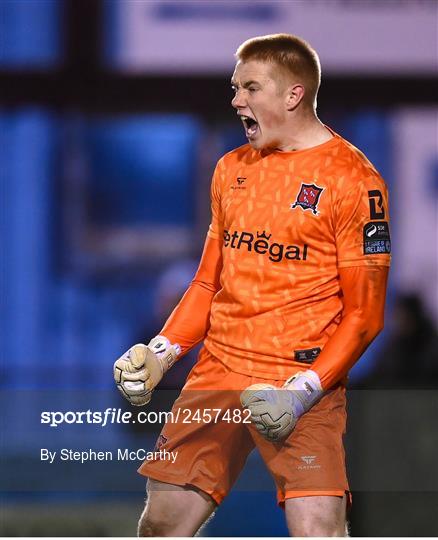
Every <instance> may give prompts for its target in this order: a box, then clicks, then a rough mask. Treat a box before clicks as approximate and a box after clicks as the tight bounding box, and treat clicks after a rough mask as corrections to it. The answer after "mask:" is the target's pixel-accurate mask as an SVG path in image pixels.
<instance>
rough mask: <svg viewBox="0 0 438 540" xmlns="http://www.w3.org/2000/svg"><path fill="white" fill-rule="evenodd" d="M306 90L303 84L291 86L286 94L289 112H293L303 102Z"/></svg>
mask: <svg viewBox="0 0 438 540" xmlns="http://www.w3.org/2000/svg"><path fill="white" fill-rule="evenodd" d="M305 92H306V91H305V89H304V86H303V85H302V84H299V83H298V84H294V85H292V86H289V87H288V89H287V93H286V108H287V110H288V111H293V110H294V109H296V108H297V106H298V105H299V104H300V102H301V101H302V99H303V97H304V94H305Z"/></svg>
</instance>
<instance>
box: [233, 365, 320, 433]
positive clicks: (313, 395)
mask: <svg viewBox="0 0 438 540" xmlns="http://www.w3.org/2000/svg"><path fill="white" fill-rule="evenodd" d="M322 394H323V391H322V387H321V383H320V381H319V377H318V375H317V374H316V373H315V372H314V371H311V370H307V371H305V372H302V371H301V372H299V373H297V374H295V375H294V376H292V377H291V378H290V379H288V380H287V381H286V382H285V384H284V386H283V388H276V387H275V386H273V385H272V384H263V383H261V384H253V385H252V386H249V387H248V388H246V389H245V390H244V391H243V392H242V394H241V395H240V402H241V404H242V407H244V408H245V409H249V410H250V411H251V421H252V422H253V423H254V424H255V427H256V429H257V431H258V432H259V433H260V434H261V435H262V436H263V437H264V438H265V439H267V440H268V441H270V442H279V441H281V440H283V439H285V438H286V437H288V436H289V435H290V434H291V433H292V431H293V429H294V427H295V425H296V423H297V421H298V418H299V417H300V416H301V415H302V414H304V413H305V412H306V411H308V410H309V409H310V408H311V407H312V406H313V405H314V404H315V403H316V402H317V401H318V400H319V399H320V398H321V396H322Z"/></svg>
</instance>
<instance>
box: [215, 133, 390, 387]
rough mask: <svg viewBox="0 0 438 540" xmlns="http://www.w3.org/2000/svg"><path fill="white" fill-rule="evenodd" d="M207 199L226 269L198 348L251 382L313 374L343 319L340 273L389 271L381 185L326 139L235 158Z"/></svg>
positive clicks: (224, 162)
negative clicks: (297, 371)
mask: <svg viewBox="0 0 438 540" xmlns="http://www.w3.org/2000/svg"><path fill="white" fill-rule="evenodd" d="M211 196H212V222H211V225H210V229H209V232H208V234H209V236H210V237H211V238H214V239H222V260H223V266H222V271H221V275H220V287H221V288H220V290H219V291H218V292H217V293H216V295H215V296H214V299H213V302H212V306H211V315H210V328H209V331H208V334H207V337H206V339H205V346H206V347H207V348H208V349H209V350H210V352H211V353H212V354H213V355H215V356H216V357H218V358H220V359H221V360H222V361H223V362H224V363H225V364H226V365H228V366H229V368H230V369H231V370H233V371H236V372H240V373H245V374H248V375H259V376H261V377H268V378H279V379H280V378H284V377H288V376H289V375H290V374H291V367H294V368H296V367H300V368H303V367H304V368H305V367H306V366H305V364H307V365H308V367H310V364H311V363H312V361H313V360H314V359H315V358H316V357H317V356H318V354H319V352H320V350H321V349H322V348H323V346H324V344H325V343H326V342H327V340H328V339H329V338H330V336H331V335H332V334H333V333H334V332H335V330H336V328H337V326H338V325H339V323H340V320H341V312H342V306H343V304H342V301H341V291H340V284H339V274H338V268H342V267H354V266H368V265H371V266H372V265H374V266H389V264H390V237H389V224H388V219H389V216H388V200H387V191H386V186H385V184H384V181H383V180H382V178H381V177H380V175H379V174H378V172H377V171H376V169H375V168H374V167H373V166H372V164H371V163H370V162H369V161H368V160H367V159H366V157H365V156H364V155H363V154H362V153H361V152H360V151H359V150H357V149H356V148H355V147H354V146H352V145H351V144H350V143H348V142H347V141H345V140H344V139H342V138H341V137H340V136H339V135H337V134H334V133H333V138H332V139H331V140H329V141H328V142H326V143H324V144H321V145H319V146H316V147H313V148H309V149H306V150H301V151H295V152H280V151H270V152H267V151H257V150H253V149H252V148H251V147H250V146H249V145H244V146H242V147H240V148H237V149H236V150H233V151H232V152H230V153H228V154H226V155H225V156H224V157H223V158H222V159H221V160H220V161H219V162H218V165H217V167H216V170H215V173H214V176H213V182H212V189H211ZM303 364H304V365H303Z"/></svg>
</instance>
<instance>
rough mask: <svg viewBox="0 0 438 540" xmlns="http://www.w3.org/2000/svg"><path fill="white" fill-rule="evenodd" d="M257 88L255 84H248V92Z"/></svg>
mask: <svg viewBox="0 0 438 540" xmlns="http://www.w3.org/2000/svg"><path fill="white" fill-rule="evenodd" d="M256 90H257V88H256V87H255V86H248V92H255V91H256Z"/></svg>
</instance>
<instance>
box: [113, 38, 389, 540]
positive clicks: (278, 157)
mask: <svg viewBox="0 0 438 540" xmlns="http://www.w3.org/2000/svg"><path fill="white" fill-rule="evenodd" d="M236 59H237V63H236V67H235V70H234V73H233V76H232V81H231V85H232V88H233V91H234V98H233V100H232V105H233V107H234V108H235V110H236V112H237V115H238V117H239V119H240V121H241V122H242V127H243V129H244V130H245V134H246V137H247V139H248V143H249V144H246V145H244V146H242V147H240V148H237V149H236V150H234V151H232V152H230V153H228V154H226V155H225V156H224V157H223V158H221V159H220V160H219V162H218V164H217V166H216V169H215V172H214V175H213V179H212V186H211V208H212V219H211V224H210V228H209V231H208V233H207V238H206V241H205V246H204V251H203V254H202V258H201V261H200V265H199V268H198V271H197V273H196V275H195V277H194V279H193V281H192V283H191V285H190V287H189V289H188V290H187V292H186V293H185V295H184V296H183V298H182V300H181V301H180V303H179V304H178V306H177V307H176V308H175V310H174V311H173V313H172V314H171V315H170V317H169V319H168V320H167V322H166V324H165V325H164V327H163V329H162V330H161V332H160V335H159V336H157V337H155V338H154V339H152V341H151V342H150V343H149V344H148V345H143V344H139V345H135V346H134V347H132V348H131V349H129V350H128V351H127V352H126V353H125V354H124V355H123V356H122V357H121V358H120V359H119V360H117V361H116V363H115V366H114V373H115V379H116V382H117V385H118V388H119V389H120V391H121V392H122V393H123V395H124V396H125V397H126V398H127V399H129V401H130V402H131V403H133V404H135V405H146V404H147V403H148V402H149V401H150V399H151V397H152V395H153V390H154V388H155V387H156V385H157V384H158V383H159V381H160V380H161V378H162V377H163V376H164V375H165V373H166V372H167V371H168V370H169V369H171V367H172V365H173V364H174V363H175V362H176V361H179V359H180V358H182V357H183V356H184V354H186V353H187V351H189V350H190V349H191V348H193V347H194V346H195V345H196V344H198V343H199V342H201V341H204V347H203V349H202V350H201V352H200V355H199V359H198V362H197V364H196V365H195V367H194V368H193V370H192V371H191V372H190V374H189V376H188V379H187V382H186V384H185V386H184V388H183V390H182V392H181V395H180V397H179V398H178V399H177V401H176V402H175V404H174V413H175V415H176V412H177V410H178V409H180V410H182V409H189V410H193V411H196V410H199V411H201V414H202V411H206V410H207V409H210V408H214V409H220V410H221V411H223V414H224V416H223V417H221V418H222V419H219V420H220V421H212V420H211V418H208V415H207V416H203V417H202V418H201V421H192V422H183V421H182V420H183V419H182V418H180V420H179V421H178V422H176V423H170V422H169V423H167V424H166V425H165V426H164V428H163V430H162V433H161V435H160V437H159V439H158V443H157V448H162V449H165V450H168V451H170V452H171V451H177V452H178V458H177V460H176V462H175V463H174V464H169V463H167V462H165V461H159V460H158V459H157V460H156V461H152V462H145V463H144V464H143V465H142V466H141V467H140V469H139V471H140V473H141V474H143V475H145V476H147V477H148V478H149V482H148V497H147V504H146V507H145V510H144V512H143V514H142V516H141V518H140V523H139V534H140V535H142V536H191V535H194V534H196V532H197V531H198V530H199V528H200V527H201V526H202V524H203V523H204V522H205V521H206V520H207V519H208V517H209V516H210V515H211V514H212V513H213V511H214V509H215V508H216V506H217V505H218V504H220V503H221V501H222V500H223V499H224V497H225V496H226V495H227V493H228V492H229V491H230V489H231V487H232V485H233V483H234V482H235V480H236V478H237V476H238V475H239V473H240V471H241V469H242V467H243V466H244V464H245V461H246V458H247V456H248V454H249V453H250V452H251V450H252V449H253V448H254V446H256V447H257V448H258V449H259V451H260V454H261V456H262V458H263V460H264V462H265V463H266V466H267V467H268V469H269V471H270V473H271V474H272V476H273V478H274V480H275V483H276V486H277V496H278V501H279V504H281V505H282V506H283V507H284V509H285V515H286V520H287V525H288V528H289V531H290V533H291V535H293V536H342V535H344V534H345V526H346V507H347V504H348V503H349V500H350V493H349V486H348V481H347V477H346V471H345V458H344V448H343V441H342V438H343V433H344V431H345V423H346V408H345V383H346V377H347V374H348V371H349V369H350V368H351V366H352V365H353V364H354V363H355V362H356V361H357V360H358V358H359V357H360V355H361V354H362V353H363V351H364V350H365V349H366V347H367V346H368V345H369V344H370V342H371V341H372V340H373V339H374V337H375V336H376V335H377V334H378V333H379V331H380V330H381V328H382V326H383V313H384V303H385V290H386V283H387V276H388V267H389V264H390V238H389V223H388V217H389V216H388V200H387V191H386V187H385V184H384V181H383V180H382V178H381V177H380V175H379V174H378V172H377V171H376V169H375V168H374V167H373V166H372V164H371V163H370V162H369V161H368V160H367V159H366V157H365V156H364V155H363V154H362V153H361V152H360V151H359V150H357V149H356V148H355V147H354V146H352V145H351V144H350V143H348V142H347V141H345V140H344V139H343V138H342V137H340V136H339V135H338V134H336V133H335V132H333V131H332V130H331V129H330V128H328V127H326V126H325V125H324V124H322V123H321V122H320V121H319V119H318V117H317V116H316V97H317V92H318V89H319V84H320V64H319V59H318V56H317V54H316V52H315V51H314V50H313V49H312V48H311V47H310V46H309V45H308V44H307V43H306V42H304V41H303V40H301V39H300V38H297V37H296V36H291V35H286V34H279V35H272V36H263V37H259V38H254V39H250V40H248V41H246V42H245V43H243V44H242V45H241V46H240V47H239V49H238V50H237V53H236ZM236 411H238V413H239V414H240V416H239V414H237V413H236ZM226 414H228V416H227V420H228V421H224V419H225V415H226ZM246 418H248V419H249V420H250V421H249V423H246V422H245V421H243V420H244V419H246Z"/></svg>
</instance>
